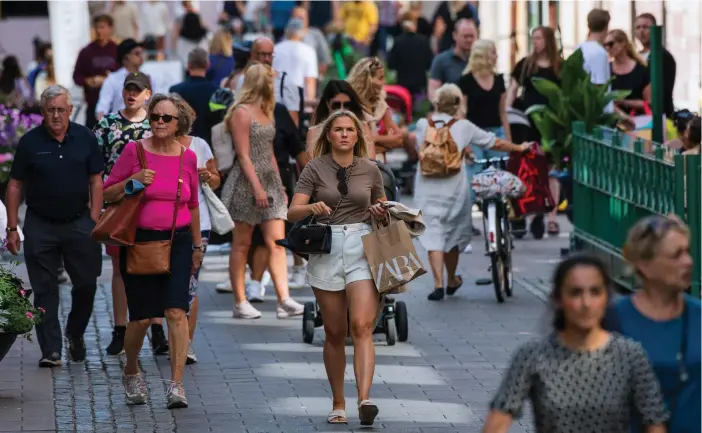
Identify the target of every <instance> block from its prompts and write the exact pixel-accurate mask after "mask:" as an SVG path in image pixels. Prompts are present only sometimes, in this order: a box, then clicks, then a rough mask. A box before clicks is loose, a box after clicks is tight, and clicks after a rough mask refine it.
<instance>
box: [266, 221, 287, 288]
mask: <svg viewBox="0 0 702 433" xmlns="http://www.w3.org/2000/svg"><path fill="white" fill-rule="evenodd" d="M261 232H262V233H263V239H264V241H265V243H266V248H268V270H269V271H270V273H271V279H272V280H273V285H274V286H275V293H276V295H278V302H283V301H285V300H286V299H288V298H289V297H290V289H289V288H288V258H287V256H286V254H285V248H283V247H281V246H280V245H277V244H276V243H275V241H278V240H281V239H285V221H283V220H269V221H263V222H262V223H261Z"/></svg>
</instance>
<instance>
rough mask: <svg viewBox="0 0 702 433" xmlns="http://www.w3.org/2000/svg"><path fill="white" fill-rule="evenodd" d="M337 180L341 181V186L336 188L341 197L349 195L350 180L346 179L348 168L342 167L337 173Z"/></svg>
mask: <svg viewBox="0 0 702 433" xmlns="http://www.w3.org/2000/svg"><path fill="white" fill-rule="evenodd" d="M336 180H338V181H339V184H338V185H337V186H336V187H337V189H338V190H339V192H340V193H341V195H346V194H348V193H349V183H348V180H347V179H346V167H341V168H340V169H339V170H337V172H336Z"/></svg>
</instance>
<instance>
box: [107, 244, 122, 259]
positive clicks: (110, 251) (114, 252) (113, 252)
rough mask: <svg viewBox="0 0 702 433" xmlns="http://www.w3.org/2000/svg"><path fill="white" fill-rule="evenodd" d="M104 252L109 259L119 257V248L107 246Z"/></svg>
mask: <svg viewBox="0 0 702 433" xmlns="http://www.w3.org/2000/svg"><path fill="white" fill-rule="evenodd" d="M105 251H106V252H107V255H108V256H110V257H119V247H115V246H112V245H107V246H105Z"/></svg>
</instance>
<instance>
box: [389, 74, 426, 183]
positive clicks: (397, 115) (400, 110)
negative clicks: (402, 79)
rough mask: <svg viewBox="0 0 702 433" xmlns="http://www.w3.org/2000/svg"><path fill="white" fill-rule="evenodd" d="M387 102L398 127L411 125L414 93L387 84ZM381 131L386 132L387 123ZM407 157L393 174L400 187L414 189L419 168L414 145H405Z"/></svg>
mask: <svg viewBox="0 0 702 433" xmlns="http://www.w3.org/2000/svg"><path fill="white" fill-rule="evenodd" d="M384 88H385V93H386V99H385V100H386V102H387V104H388V106H389V107H390V109H391V110H392V113H393V120H394V121H395V123H396V124H397V126H398V127H400V128H403V127H409V125H411V124H412V106H413V102H412V94H411V93H410V92H409V90H407V89H406V88H404V87H402V86H398V85H386V86H385V87H384ZM379 126H380V129H379V133H380V134H383V133H384V132H385V125H383V123H382V122H381V124H380V125H379ZM404 150H405V152H406V154H407V158H406V159H405V161H404V162H403V163H402V166H400V167H393V170H392V172H393V175H394V176H395V178H396V179H397V183H398V185H397V186H398V189H399V190H401V191H405V192H409V193H411V191H412V182H413V180H414V174H415V171H416V168H417V159H418V158H417V155H416V151H415V149H414V147H412V146H410V147H409V148H408V147H405V149H404Z"/></svg>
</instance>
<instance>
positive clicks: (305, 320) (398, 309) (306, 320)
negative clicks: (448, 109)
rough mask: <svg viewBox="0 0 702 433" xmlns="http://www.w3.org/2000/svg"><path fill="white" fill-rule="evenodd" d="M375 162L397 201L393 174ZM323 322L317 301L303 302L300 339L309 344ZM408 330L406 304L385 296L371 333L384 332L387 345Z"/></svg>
mask: <svg viewBox="0 0 702 433" xmlns="http://www.w3.org/2000/svg"><path fill="white" fill-rule="evenodd" d="M376 163H377V164H378V168H379V169H380V174H381V175H382V176H383V186H384V188H385V196H386V197H387V199H388V200H390V201H397V200H398V199H399V197H400V193H399V190H398V187H397V182H396V180H395V176H393V174H392V171H391V170H390V169H389V168H388V167H387V166H385V165H384V164H383V163H382V162H378V161H376ZM323 324H324V321H323V320H322V312H321V310H320V309H319V305H318V304H317V302H316V301H314V302H307V303H305V310H304V313H303V315H302V341H304V342H305V343H307V344H311V343H312V340H314V329H315V328H319V327H320V326H322V325H323ZM408 332H409V330H408V324H407V305H406V304H405V303H404V302H402V301H395V300H394V299H392V298H385V303H384V306H383V311H382V313H381V315H380V319H379V320H378V323H377V325H376V327H375V329H374V330H373V334H385V341H386V342H387V343H388V346H393V345H394V344H395V342H397V341H401V342H405V341H407V338H408Z"/></svg>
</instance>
